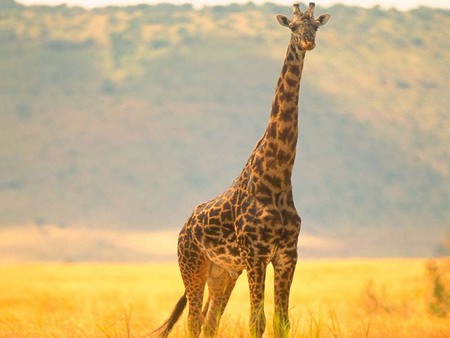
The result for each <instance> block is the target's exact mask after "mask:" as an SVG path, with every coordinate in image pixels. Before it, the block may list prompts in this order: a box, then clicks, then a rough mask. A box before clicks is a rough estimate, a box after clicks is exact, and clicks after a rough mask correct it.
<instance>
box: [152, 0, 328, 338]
mask: <svg viewBox="0 0 450 338" xmlns="http://www.w3.org/2000/svg"><path fill="white" fill-rule="evenodd" d="M329 18H330V15H329V14H324V15H321V16H319V17H317V18H315V17H314V3H310V4H309V7H308V9H307V10H306V12H304V13H303V12H301V11H300V8H299V5H294V6H293V18H292V19H288V18H287V17H286V16H284V15H278V16H277V20H278V22H279V23H280V24H281V25H282V26H285V27H288V28H289V29H290V31H291V39H290V43H289V46H288V50H287V54H286V58H285V60H284V63H283V67H282V70H281V75H280V77H279V80H278V84H277V88H276V92H275V98H274V100H273V103H272V109H271V113H270V118H269V124H268V126H267V129H266V131H265V133H264V135H263V136H262V138H261V139H260V140H259V141H258V142H257V144H256V146H255V148H254V149H253V151H252V153H251V154H250V157H249V159H248V161H247V163H246V164H245V166H244V169H243V170H242V172H241V174H240V175H239V177H238V178H236V180H235V181H234V182H233V183H232V184H231V186H230V187H229V188H228V189H227V190H226V191H225V192H223V193H222V194H221V195H219V196H217V197H216V198H214V199H212V200H210V201H208V202H206V203H203V204H200V205H198V206H197V207H196V208H195V209H194V212H193V213H192V215H191V216H190V217H189V219H188V220H187V222H186V223H185V225H184V226H183V228H182V229H181V232H180V235H179V239H178V262H179V266H180V271H181V275H182V278H183V282H184V286H185V294H184V295H183V296H182V297H181V299H180V300H179V302H178V304H177V305H176V307H175V309H174V311H173V312H172V315H171V316H170V318H169V319H168V321H167V322H166V323H165V324H164V325H163V326H162V327H161V328H160V329H158V330H157V331H155V333H156V334H158V335H159V336H162V337H166V336H167V335H168V334H169V332H170V330H171V329H172V327H173V326H174V325H175V323H176V321H177V320H178V318H179V317H180V315H181V313H182V311H183V309H184V308H185V306H186V304H188V306H189V314H188V329H189V335H190V336H191V337H198V336H199V335H200V333H201V330H202V327H203V330H204V336H206V337H210V336H214V335H215V334H216V330H217V326H218V324H219V321H220V317H221V315H222V313H223V312H224V310H225V307H226V305H227V302H228V299H229V297H230V295H231V292H232V291H233V288H234V285H235V283H236V280H237V278H238V277H239V275H240V274H241V273H242V271H243V270H244V269H245V270H246V271H247V276H248V284H249V289H250V305H251V313H250V330H251V335H252V336H253V337H261V336H262V334H263V332H264V330H265V315H264V286H265V276H266V268H267V266H268V264H269V263H272V265H273V268H274V272H275V280H274V286H275V292H274V295H275V311H274V321H273V323H274V324H273V325H274V335H275V336H276V337H285V336H287V335H288V332H289V325H290V324H289V316H288V309H289V292H290V287H291V283H292V279H293V276H294V270H295V265H296V262H297V241H298V236H299V233H300V223H301V220H300V216H299V215H298V213H297V210H296V209H295V206H294V199H293V195H292V185H291V176H292V169H293V165H294V161H295V153H296V145H297V138H298V98H299V89H300V79H301V76H302V71H303V62H304V59H305V53H306V51H307V50H312V49H313V48H314V47H315V36H316V32H317V29H318V28H319V26H322V25H324V24H325V23H327V21H328V19H329ZM205 285H208V298H207V300H206V302H205V305H204V299H203V295H204V289H205Z"/></svg>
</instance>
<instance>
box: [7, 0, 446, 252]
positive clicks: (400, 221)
mask: <svg viewBox="0 0 450 338" xmlns="http://www.w3.org/2000/svg"><path fill="white" fill-rule="evenodd" d="M318 5H320V3H318ZM303 8H305V5H303ZM290 12H291V9H290V8H289V7H280V6H277V5H274V4H270V3H267V4H265V5H262V6H256V5H253V4H252V3H249V4H247V5H242V6H241V5H229V6H217V7H205V8H203V9H201V10H195V9H193V8H192V7H191V6H190V5H184V6H173V5H167V4H164V5H155V6H147V5H140V6H134V7H124V8H122V7H108V8H103V9H95V10H84V9H81V8H69V7H65V6H58V7H44V6H37V7H24V6H21V5H18V4H16V3H14V2H13V1H11V0H0V129H1V133H0V227H8V226H20V225H23V224H30V223H33V224H36V226H40V225H43V224H56V225H58V226H60V227H75V226H80V225H83V226H88V227H97V228H104V229H107V228H114V229H135V230H149V231H151V230H161V229H177V228H180V227H181V225H182V224H183V222H184V221H185V219H186V218H187V217H188V216H189V214H190V212H191V210H192V208H193V206H194V205H196V204H197V203H200V202H203V201H204V200H207V199H209V198H211V197H214V195H216V194H218V193H220V192H221V191H223V190H224V189H226V188H227V187H228V185H229V184H230V183H231V181H232V180H233V179H234V178H235V177H236V175H238V174H239V172H240V170H241V169H242V166H243V165H244V163H245V161H246V159H247V156H248V154H249V153H250V151H251V150H252V148H253V146H254V144H255V143H256V141H257V140H258V139H259V137H260V136H261V134H262V133H263V131H264V129H265V126H266V123H267V121H268V116H269V111H270V105H271V101H272V98H273V93H274V90H275V85H276V81H277V77H278V74H279V71H280V69H281V65H282V61H283V57H284V55H285V51H286V48H287V44H288V41H289V32H288V31H287V30H286V29H285V28H283V27H280V26H279V25H278V24H277V22H276V20H275V17H274V16H275V14H279V13H282V14H290ZM324 12H329V13H331V15H332V18H331V20H330V22H329V23H328V24H327V25H326V26H324V27H323V28H322V29H321V30H320V31H319V32H318V35H317V41H316V42H317V47H316V49H315V50H314V51H312V52H309V53H308V55H307V57H306V63H305V71H304V75H303V79H302V88H301V93H300V101H301V102H300V114H301V118H300V134H301V135H300V142H299V149H298V157H297V163H296V168H295V171H294V177H293V181H294V185H295V186H294V193H295V196H296V205H297V208H298V210H299V211H300V214H301V216H302V219H303V231H304V232H305V233H307V234H312V235H317V236H320V237H323V238H327V239H331V240H333V241H336V242H338V243H340V245H338V246H337V247H335V248H334V249H333V250H332V251H323V252H315V251H314V250H312V251H311V252H307V253H306V254H309V255H363V256H389V255H403V256H419V255H431V254H433V252H434V249H435V248H436V247H437V245H438V244H439V242H441V241H442V240H443V235H444V233H445V232H446V231H448V230H449V229H450V203H449V201H450V112H449V108H450V96H449V95H448V90H449V88H450V39H449V36H448V32H449V31H450V12H449V11H445V10H437V9H428V8H419V9H416V10H413V11H409V12H400V11H396V10H389V11H385V10H382V9H380V8H372V9H362V8H357V7H345V6H340V5H338V6H334V7H331V8H321V7H319V6H318V7H317V8H316V13H318V14H320V13H324Z"/></svg>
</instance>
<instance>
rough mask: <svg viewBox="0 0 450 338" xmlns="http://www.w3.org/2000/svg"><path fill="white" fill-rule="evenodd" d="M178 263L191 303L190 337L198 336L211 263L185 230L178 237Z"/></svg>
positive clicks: (189, 316) (189, 315)
mask: <svg viewBox="0 0 450 338" xmlns="http://www.w3.org/2000/svg"><path fill="white" fill-rule="evenodd" d="M178 264H179V266H180V272H181V277H182V278H183V283H184V287H185V289H186V296H187V299H188V304H189V313H188V330H189V337H191V338H196V337H199V336H200V333H201V328H202V324H203V320H204V317H203V313H202V305H203V294H204V290H205V285H206V280H207V278H208V267H209V263H208V260H207V259H206V257H205V256H204V255H203V254H202V253H201V251H200V250H199V248H198V247H197V246H196V245H195V244H194V243H192V242H191V241H190V237H189V236H188V235H186V234H185V233H184V231H183V230H182V232H181V233H180V237H179V239H178Z"/></svg>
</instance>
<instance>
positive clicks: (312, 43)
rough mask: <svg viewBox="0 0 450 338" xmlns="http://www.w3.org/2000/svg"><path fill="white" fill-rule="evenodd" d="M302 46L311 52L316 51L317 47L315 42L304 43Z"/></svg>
mask: <svg viewBox="0 0 450 338" xmlns="http://www.w3.org/2000/svg"><path fill="white" fill-rule="evenodd" d="M301 45H302V49H303V50H311V49H314V47H316V44H315V42H314V41H302V42H301Z"/></svg>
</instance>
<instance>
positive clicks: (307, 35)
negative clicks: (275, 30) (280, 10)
mask: <svg viewBox="0 0 450 338" xmlns="http://www.w3.org/2000/svg"><path fill="white" fill-rule="evenodd" d="M314 6H315V4H314V3H312V2H310V3H309V7H308V9H307V10H306V12H305V13H302V12H301V11H300V6H299V5H298V4H295V5H294V15H293V18H292V20H289V19H288V18H287V17H286V16H284V15H277V20H278V22H279V23H280V25H282V26H285V27H289V28H290V29H291V31H292V40H293V41H292V42H294V43H295V44H296V45H297V47H298V48H300V49H301V50H311V49H314V47H315V46H316V42H315V38H316V32H317V29H318V28H319V26H323V25H325V24H326V23H327V22H328V20H329V19H330V14H322V15H321V16H319V17H318V18H317V19H315V18H314Z"/></svg>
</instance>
